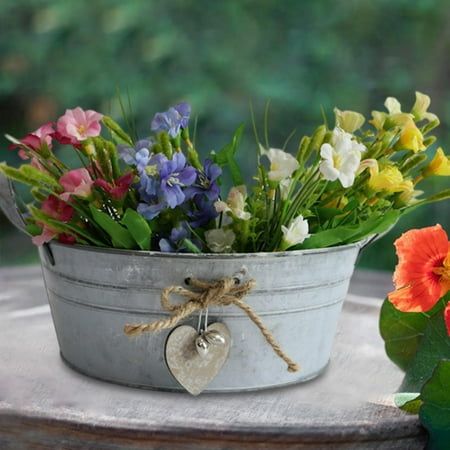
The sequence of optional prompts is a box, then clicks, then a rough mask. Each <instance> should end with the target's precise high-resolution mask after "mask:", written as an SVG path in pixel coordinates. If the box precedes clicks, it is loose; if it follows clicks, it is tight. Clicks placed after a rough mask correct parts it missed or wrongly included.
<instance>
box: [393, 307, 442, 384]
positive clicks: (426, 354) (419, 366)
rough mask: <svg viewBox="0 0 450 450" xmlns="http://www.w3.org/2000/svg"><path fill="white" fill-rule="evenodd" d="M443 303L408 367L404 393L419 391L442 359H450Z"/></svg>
mask: <svg viewBox="0 0 450 450" xmlns="http://www.w3.org/2000/svg"><path fill="white" fill-rule="evenodd" d="M443 303H444V302H439V305H438V308H437V309H434V310H433V312H434V314H433V315H432V316H431V317H430V319H428V323H427V326H426V328H425V330H424V334H423V336H422V339H420V342H419V345H418V347H417V352H416V355H415V356H414V358H413V359H412V361H411V362H410V364H409V365H408V368H407V371H406V375H405V379H404V380H403V383H402V386H401V390H402V391H408V392H412V391H419V390H420V389H421V388H422V386H423V385H424V383H425V382H426V381H427V380H428V379H429V378H430V377H431V374H432V372H433V369H434V368H435V367H436V365H437V364H438V362H439V361H440V360H441V359H450V337H449V336H448V334H447V328H446V326H445V321H444V314H443V311H442V309H443Z"/></svg>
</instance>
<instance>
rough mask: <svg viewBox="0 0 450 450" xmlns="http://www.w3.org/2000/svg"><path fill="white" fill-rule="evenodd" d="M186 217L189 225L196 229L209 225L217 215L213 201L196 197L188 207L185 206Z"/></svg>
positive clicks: (203, 197)
mask: <svg viewBox="0 0 450 450" xmlns="http://www.w3.org/2000/svg"><path fill="white" fill-rule="evenodd" d="M186 215H187V216H188V218H189V225H190V226H191V227H192V228H198V227H202V226H204V225H207V224H208V223H210V222H211V221H212V220H214V219H215V218H216V217H217V216H218V215H219V213H218V212H217V211H216V208H215V207H214V202H213V201H210V200H209V199H208V198H206V197H205V196H196V197H194V199H193V201H192V202H191V203H190V204H189V205H186Z"/></svg>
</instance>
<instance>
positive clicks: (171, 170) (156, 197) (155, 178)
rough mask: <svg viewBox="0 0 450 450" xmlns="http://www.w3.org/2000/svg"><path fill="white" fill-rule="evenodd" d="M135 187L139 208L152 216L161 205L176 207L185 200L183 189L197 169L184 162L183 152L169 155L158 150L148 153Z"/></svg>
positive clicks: (192, 178)
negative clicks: (149, 155) (145, 163)
mask: <svg viewBox="0 0 450 450" xmlns="http://www.w3.org/2000/svg"><path fill="white" fill-rule="evenodd" d="M139 175H140V180H139V183H138V186H137V187H138V191H139V195H140V199H141V203H139V205H138V208H137V210H138V212H139V214H141V215H142V216H144V217H145V218H146V219H148V220H151V219H153V218H154V217H156V216H157V215H158V214H159V213H160V212H161V211H162V210H163V209H166V208H171V209H173V208H176V207H177V206H179V205H181V204H182V203H184V202H185V200H186V194H185V189H186V187H188V186H190V185H191V184H192V183H194V181H195V179H196V177H197V173H196V171H195V169H194V168H193V167H191V166H188V165H186V157H185V156H184V155H183V153H175V154H174V155H173V157H172V159H167V157H166V156H165V155H163V154H161V153H158V154H156V155H153V156H151V157H150V158H149V159H148V161H147V165H146V166H145V168H144V170H142V171H141V172H140V173H139Z"/></svg>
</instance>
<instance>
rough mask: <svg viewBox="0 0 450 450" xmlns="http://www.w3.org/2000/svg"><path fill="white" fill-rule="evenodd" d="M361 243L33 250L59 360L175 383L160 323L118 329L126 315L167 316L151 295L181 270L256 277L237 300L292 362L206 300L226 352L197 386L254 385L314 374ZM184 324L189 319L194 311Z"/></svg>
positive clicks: (323, 360)
mask: <svg viewBox="0 0 450 450" xmlns="http://www.w3.org/2000/svg"><path fill="white" fill-rule="evenodd" d="M361 245H362V244H361V243H357V244H352V245H346V246H341V247H334V248H328V249H320V250H304V251H293V252H282V253H256V254H227V255H212V254H206V255H205V254H203V255H194V254H164V253H159V252H143V251H121V250H113V249H100V248H92V247H84V246H66V245H61V244H58V243H51V244H50V245H49V247H48V248H45V247H41V248H40V250H39V253H40V257H41V262H42V270H43V275H44V280H45V284H46V289H47V292H48V298H49V302H50V307H51V312H52V316H53V321H54V324H55V329H56V334H57V337H58V342H59V347H60V349H61V355H62V357H63V359H64V360H65V361H66V362H67V363H68V364H69V365H70V366H72V367H73V368H75V369H77V370H78V371H80V372H82V373H84V374H86V375H90V376H93V377H96V378H100V379H103V380H108V381H112V382H115V383H121V384H126V385H131V386H137V387H142V388H149V389H164V390H182V388H181V386H180V385H179V384H178V383H177V381H176V380H175V379H174V378H173V376H172V375H171V373H170V372H169V370H168V368H167V366H166V363H165V360H164V346H165V341H166V339H167V336H168V334H169V332H170V330H166V331H161V332H158V333H151V334H145V335H142V336H139V337H133V338H130V337H127V336H126V335H125V334H124V332H123V328H124V325H125V324H126V323H136V322H137V323H140V322H151V321H153V320H156V319H160V318H163V317H167V315H168V313H167V312H166V311H164V310H163V309H162V308H161V305H160V294H161V291H162V289H163V288H165V287H167V286H169V285H180V284H181V285H183V283H184V281H185V279H186V278H187V277H196V278H199V279H204V280H214V279H220V278H223V277H226V276H232V275H234V274H236V273H238V272H239V271H242V270H243V269H244V270H245V271H246V273H247V276H248V277H251V278H253V279H255V280H256V288H255V289H254V290H253V291H252V292H251V293H250V294H249V295H248V296H247V297H246V299H245V301H246V302H247V303H248V304H249V305H250V306H251V307H252V308H253V309H254V310H255V311H256V312H257V313H258V314H259V315H260V316H261V318H262V320H263V322H264V324H265V326H266V327H267V328H268V329H269V330H270V331H271V332H272V333H273V335H274V336H275V338H276V339H277V341H278V342H279V344H280V345H281V347H282V348H283V350H284V351H285V352H286V353H287V354H288V355H289V356H290V357H291V358H292V359H293V360H295V361H296V362H297V363H298V364H299V365H300V366H301V369H300V371H299V372H296V373H290V372H288V371H287V370H286V364H285V363H284V362H283V361H282V360H281V359H280V358H278V356H276V355H275V353H274V352H273V351H272V349H271V347H270V346H269V345H268V344H267V342H266V341H265V339H264V337H263V336H262V334H261V332H260V330H259V329H258V328H257V327H256V326H255V325H254V324H253V323H252V322H251V321H250V319H249V318H248V316H247V315H246V314H245V313H244V312H243V311H241V310H240V309H238V308H237V307H235V306H223V307H212V308H210V309H209V323H212V322H214V321H219V322H223V323H225V324H226V325H227V326H228V328H229V330H230V332H231V336H232V340H233V343H232V347H231V350H230V354H229V358H228V360H227V361H226V363H225V365H224V366H223V368H222V370H221V371H220V373H219V374H218V375H217V377H216V378H215V379H214V380H213V381H212V382H211V383H210V385H209V386H208V388H207V389H206V391H205V392H219V391H220V392H226V391H241V390H253V389H264V388H270V387H275V386H282V385H287V384H291V383H297V382H302V381H306V380H309V379H311V378H314V377H316V376H318V375H319V374H320V373H321V372H322V371H323V370H324V369H325V368H326V366H327V364H328V361H329V359H330V353H331V348H332V344H333V338H334V335H335V331H336V326H337V322H338V318H339V313H340V311H341V307H342V303H343V301H344V298H345V296H346V294H347V290H348V285H349V281H350V277H351V275H352V273H353V268H354V264H355V260H356V258H357V255H358V253H359V250H360V248H361ZM185 323H188V324H191V325H192V326H194V327H196V326H197V323H198V316H192V317H191V318H190V319H189V320H187V321H186V322H185Z"/></svg>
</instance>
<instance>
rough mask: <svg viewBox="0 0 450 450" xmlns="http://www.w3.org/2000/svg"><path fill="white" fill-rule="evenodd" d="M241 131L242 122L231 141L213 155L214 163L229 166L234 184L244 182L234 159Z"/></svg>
mask: <svg viewBox="0 0 450 450" xmlns="http://www.w3.org/2000/svg"><path fill="white" fill-rule="evenodd" d="M243 132H244V124H241V125H240V126H239V127H238V128H237V130H236V131H235V133H234V135H233V139H232V140H231V142H230V143H228V144H227V145H225V147H223V148H222V150H220V151H219V152H217V153H216V154H215V155H214V162H215V163H216V164H218V165H219V166H221V167H225V166H226V165H228V166H229V168H230V173H231V178H232V181H233V184H234V185H235V186H239V185H241V184H244V178H243V176H242V173H241V169H240V167H239V165H238V163H237V162H236V160H235V155H236V151H237V149H238V147H239V144H240V141H241V138H242V134H243Z"/></svg>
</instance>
